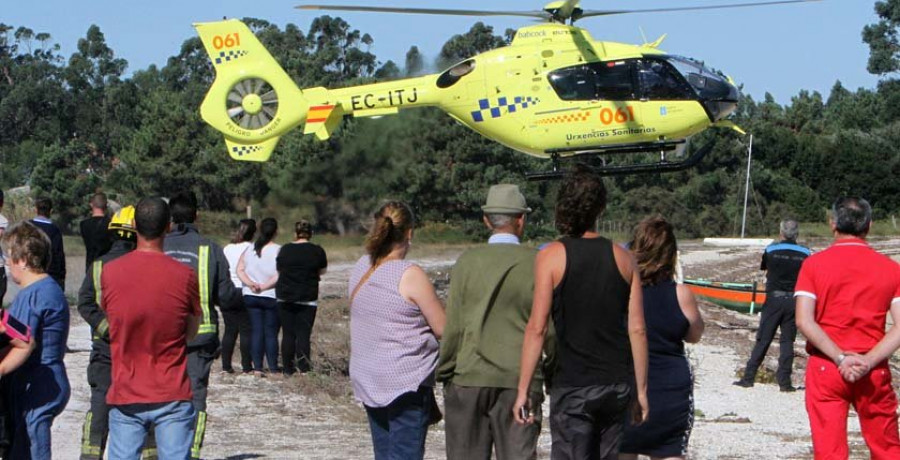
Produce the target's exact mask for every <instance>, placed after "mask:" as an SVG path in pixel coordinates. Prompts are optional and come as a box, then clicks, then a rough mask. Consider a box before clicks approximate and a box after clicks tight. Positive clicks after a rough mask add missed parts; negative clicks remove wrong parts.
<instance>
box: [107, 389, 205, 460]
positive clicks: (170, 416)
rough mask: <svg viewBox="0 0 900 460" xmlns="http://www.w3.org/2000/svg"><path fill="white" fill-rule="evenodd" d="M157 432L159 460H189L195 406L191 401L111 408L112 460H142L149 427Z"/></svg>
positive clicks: (108, 448) (110, 442)
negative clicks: (142, 451)
mask: <svg viewBox="0 0 900 460" xmlns="http://www.w3.org/2000/svg"><path fill="white" fill-rule="evenodd" d="M151 425H152V426H153V427H154V428H155V431H154V433H155V434H156V450H157V453H158V456H159V458H165V459H173V460H188V459H190V458H191V441H192V440H193V438H194V405H193V404H191V402H190V401H174V402H170V403H160V404H128V405H123V406H112V407H111V408H110V411H109V443H108V446H107V448H106V451H107V454H108V455H109V458H111V459H112V458H114V459H116V460H120V459H123V460H131V459H134V460H139V459H140V458H141V449H142V448H143V447H144V438H146V435H147V430H148V429H149V428H150V426H151Z"/></svg>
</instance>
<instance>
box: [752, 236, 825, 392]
mask: <svg viewBox="0 0 900 460" xmlns="http://www.w3.org/2000/svg"><path fill="white" fill-rule="evenodd" d="M780 230H781V235H780V236H781V241H780V242H778V243H773V244H770V245H769V246H768V247H766V251H765V252H764V253H763V256H762V263H761V265H760V267H759V268H760V270H766V303H765V304H763V311H762V315H761V317H760V319H759V329H758V330H757V331H756V345H754V346H753V352H752V353H751V354H750V360H749V361H747V367H746V369H744V376H743V377H741V379H740V380H738V381H737V382H734V384H735V385H737V386H739V387H744V388H749V387H752V386H753V381H754V379H755V378H756V371H757V369H759V366H760V364H762V361H763V358H765V356H766V352H767V351H768V350H769V345H770V344H771V343H772V339H774V338H775V331H776V330H777V329H778V328H781V340H780V341H779V348H780V351H779V356H778V370H777V371H776V373H775V377H776V380H778V386H779V387H780V388H781V391H785V392H791V391H796V390H797V389H796V388H794V386H793V385H792V384H791V371H792V367H793V364H794V339H795V338H796V337H797V323H796V321H795V319H794V285H795V284H797V275H798V274H799V273H800V266H801V265H802V264H803V261H804V260H805V259H806V258H807V257H809V255H810V254H812V251H810V250H809V248H807V247H805V246H800V245H798V244H797V236H798V235H799V233H800V229H799V225H798V224H797V221H795V220H793V219H785V220H783V221H781V225H780Z"/></svg>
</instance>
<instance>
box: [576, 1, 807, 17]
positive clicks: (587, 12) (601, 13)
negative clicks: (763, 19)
mask: <svg viewBox="0 0 900 460" xmlns="http://www.w3.org/2000/svg"><path fill="white" fill-rule="evenodd" d="M821 1H822V0H779V1H771V2H751V3H731V4H725V5H708V6H685V7H676V8H650V9H643V10H585V11H584V13H582V14H581V17H582V18H589V17H594V16H612V15H615V14H632V13H668V12H672V11H698V10H719V9H725V8H746V7H754V6H770V5H785V4H789V3H810V2H821Z"/></svg>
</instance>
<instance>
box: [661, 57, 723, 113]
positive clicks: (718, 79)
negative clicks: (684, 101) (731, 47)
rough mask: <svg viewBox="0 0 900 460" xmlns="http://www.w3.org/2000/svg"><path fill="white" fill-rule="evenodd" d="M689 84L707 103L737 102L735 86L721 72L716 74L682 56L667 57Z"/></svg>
mask: <svg viewBox="0 0 900 460" xmlns="http://www.w3.org/2000/svg"><path fill="white" fill-rule="evenodd" d="M666 60H667V61H669V63H670V64H672V65H673V66H674V67H675V68H676V69H677V70H678V72H679V73H681V75H682V76H683V77H684V78H685V80H687V82H688V83H689V84H690V85H691V86H692V87H693V88H694V90H695V91H697V95H699V96H700V98H701V99H703V100H706V101H729V102H737V100H738V92H737V88H735V87H734V85H732V84H730V83H729V82H728V79H727V78H726V77H725V76H724V75H722V74H721V73H719V72H714V71H712V70H710V69H709V68H708V67H706V66H704V65H703V64H701V63H699V62H697V61H695V60H693V59H689V58H685V57H681V56H666Z"/></svg>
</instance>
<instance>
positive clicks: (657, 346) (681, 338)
mask: <svg viewBox="0 0 900 460" xmlns="http://www.w3.org/2000/svg"><path fill="white" fill-rule="evenodd" d="M630 248H631V250H632V251H633V252H634V255H635V258H636V259H637V263H638V270H639V271H640V274H641V284H642V285H643V293H644V320H645V321H646V324H647V344H648V345H649V348H650V369H649V373H648V377H647V398H648V400H649V405H650V413H649V414H648V416H647V421H646V422H644V423H643V424H641V425H638V426H634V425H631V426H627V427H626V429H625V438H624V439H623V441H622V445H621V446H620V448H619V452H621V454H620V455H619V459H620V460H631V459H635V458H637V455H638V454H641V455H647V456H649V457H650V458H651V459H678V458H682V459H683V458H685V456H686V455H687V448H688V439H689V438H690V436H691V428H692V426H693V424H694V379H693V375H692V374H691V366H690V363H688V360H687V356H686V355H685V353H684V343H685V342H688V343H696V342H698V341H699V340H700V336H701V335H702V334H703V318H701V317H700V311H699V310H698V309H697V301H696V300H695V299H694V295H693V294H692V293H691V291H690V289H688V287H687V286H685V285H683V284H676V283H675V281H674V280H673V275H674V273H675V258H676V253H677V252H676V251H677V244H676V242H675V234H674V232H673V230H672V225H671V224H669V223H668V222H666V220H665V219H663V218H662V217H650V218H647V219H644V220H643V221H641V223H640V224H638V226H637V227H636V228H635V231H634V240H632V242H631V245H630Z"/></svg>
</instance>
